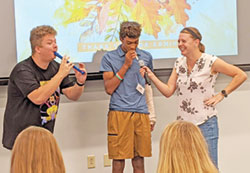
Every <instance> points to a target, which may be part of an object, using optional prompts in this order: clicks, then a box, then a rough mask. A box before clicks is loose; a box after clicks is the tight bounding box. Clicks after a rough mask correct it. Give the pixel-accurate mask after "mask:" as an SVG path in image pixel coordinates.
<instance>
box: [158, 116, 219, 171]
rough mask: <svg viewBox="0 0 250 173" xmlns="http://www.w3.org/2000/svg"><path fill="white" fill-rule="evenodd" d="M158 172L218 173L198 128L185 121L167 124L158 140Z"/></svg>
mask: <svg viewBox="0 0 250 173" xmlns="http://www.w3.org/2000/svg"><path fill="white" fill-rule="evenodd" d="M157 172H158V173H191V172H192V173H218V170H217V168H216V167H215V165H214V164H213V162H212V160H211V158H210V156H209V152H208V147H207V143H206V141H205V139H204V137H203V135H202V133H201V131H200V129H199V128H198V127H197V126H196V125H194V124H192V123H190V122H187V121H181V120H178V121H175V122H173V123H171V124H169V125H168V126H167V127H166V128H165V130H164V132H163V134H162V136H161V141H160V155H159V163H158V170H157Z"/></svg>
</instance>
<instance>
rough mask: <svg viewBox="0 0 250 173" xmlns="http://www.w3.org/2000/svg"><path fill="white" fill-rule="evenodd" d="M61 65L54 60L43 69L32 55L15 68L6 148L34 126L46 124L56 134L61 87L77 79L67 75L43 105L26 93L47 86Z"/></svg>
mask: <svg viewBox="0 0 250 173" xmlns="http://www.w3.org/2000/svg"><path fill="white" fill-rule="evenodd" d="M59 66H60V64H58V63H57V62H56V61H52V62H50V64H49V66H48V68H47V69H46V70H43V69H41V68H40V67H38V66H37V65H36V64H35V62H34V61H33V59H32V57H29V58H28V59H26V60H24V61H22V62H20V63H18V64H17V65H16V66H15V67H14V69H13V70H12V72H11V74H10V79H9V83H8V98H7V105H6V109H5V113H4V124H3V140H2V143H3V146H4V147H6V148H8V149H12V147H13V145H14V141H15V139H16V137H17V135H18V134H19V133H20V132H21V131H22V130H23V129H25V128H27V127H28V126H31V125H35V126H41V127H44V128H46V129H48V130H50V131H51V132H52V133H53V131H54V125H55V118H56V114H57V111H58V106H59V100H60V93H62V92H61V90H62V89H63V88H67V87H70V86H73V85H74V82H73V81H71V80H70V79H69V77H68V76H67V77H65V78H64V79H63V81H62V83H61V84H60V87H59V88H58V89H57V90H56V91H55V92H54V93H53V94H52V95H51V97H50V98H48V100H47V101H46V102H45V103H43V104H41V105H36V104H34V103H33V102H31V101H30V100H29V99H28V97H27V95H28V94H29V93H31V92H32V91H34V90H35V89H37V88H39V87H40V86H42V85H45V84H46V82H48V81H49V80H50V79H51V78H52V77H53V76H54V75H55V74H56V73H57V72H58V69H59Z"/></svg>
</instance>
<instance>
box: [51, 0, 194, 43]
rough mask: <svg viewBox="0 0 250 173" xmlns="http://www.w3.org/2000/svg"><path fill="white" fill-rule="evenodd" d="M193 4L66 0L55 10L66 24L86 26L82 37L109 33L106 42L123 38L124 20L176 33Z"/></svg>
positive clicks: (153, 31)
mask: <svg viewBox="0 0 250 173" xmlns="http://www.w3.org/2000/svg"><path fill="white" fill-rule="evenodd" d="M190 9H191V6H190V5H189V4H188V3H187V2H186V0H65V2H64V5H63V6H61V7H60V8H59V9H57V10H56V12H55V17H56V18H57V19H58V20H60V24H62V25H63V26H65V27H66V26H67V25H70V24H71V23H79V25H80V26H81V27H83V32H82V35H81V38H80V41H81V40H84V38H85V37H88V36H89V35H91V34H94V33H95V34H96V33H98V34H100V35H101V34H103V33H105V38H104V41H112V42H115V41H118V40H119V36H118V35H119V34H118V33H119V26H120V23H121V22H122V21H127V20H130V21H137V22H138V23H140V24H141V25H142V29H143V33H144V34H148V35H151V36H153V37H154V38H155V39H157V38H158V36H159V35H158V34H159V33H160V32H164V34H165V35H166V36H167V35H168V34H169V33H171V32H175V30H176V24H181V25H183V26H185V25H186V22H187V20H188V19H189V17H188V15H187V13H186V12H185V10H190Z"/></svg>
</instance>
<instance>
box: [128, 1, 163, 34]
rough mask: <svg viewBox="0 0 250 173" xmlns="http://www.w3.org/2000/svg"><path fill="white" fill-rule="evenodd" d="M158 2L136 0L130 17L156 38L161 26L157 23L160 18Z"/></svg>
mask: <svg viewBox="0 0 250 173" xmlns="http://www.w3.org/2000/svg"><path fill="white" fill-rule="evenodd" d="M160 8H161V6H160V4H159V3H158V2H157V1H156V0H150V1H148V0H147V1H145V0H138V1H137V3H136V5H135V7H134V9H132V13H131V18H132V19H133V20H135V21H137V22H138V23H140V24H141V25H142V28H143V29H144V32H145V33H147V34H150V35H153V36H154V37H155V38H158V33H159V32H160V31H161V28H160V27H159V25H158V24H157V21H158V20H160V15H159V12H158V11H159V9H160Z"/></svg>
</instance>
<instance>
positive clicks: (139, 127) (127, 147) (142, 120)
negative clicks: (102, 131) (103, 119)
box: [108, 111, 152, 160]
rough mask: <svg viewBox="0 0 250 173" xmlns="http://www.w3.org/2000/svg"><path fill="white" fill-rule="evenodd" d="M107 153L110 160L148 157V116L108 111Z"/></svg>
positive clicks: (149, 135)
mask: <svg viewBox="0 0 250 173" xmlns="http://www.w3.org/2000/svg"><path fill="white" fill-rule="evenodd" d="M108 152H109V158H110V159H117V160H119V159H131V158H134V157H136V156H141V157H150V156H151V155H152V154H151V129H150V121H149V117H148V114H142V113H133V112H121V111H109V113H108Z"/></svg>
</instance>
